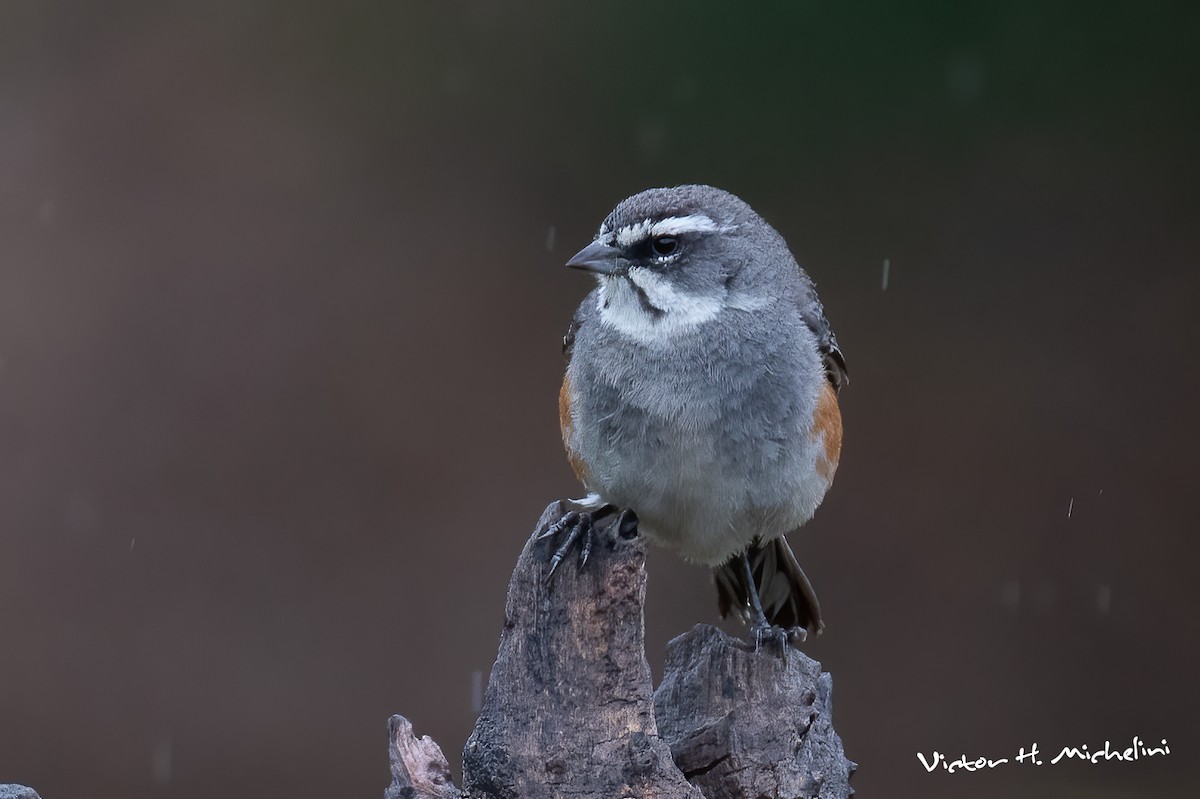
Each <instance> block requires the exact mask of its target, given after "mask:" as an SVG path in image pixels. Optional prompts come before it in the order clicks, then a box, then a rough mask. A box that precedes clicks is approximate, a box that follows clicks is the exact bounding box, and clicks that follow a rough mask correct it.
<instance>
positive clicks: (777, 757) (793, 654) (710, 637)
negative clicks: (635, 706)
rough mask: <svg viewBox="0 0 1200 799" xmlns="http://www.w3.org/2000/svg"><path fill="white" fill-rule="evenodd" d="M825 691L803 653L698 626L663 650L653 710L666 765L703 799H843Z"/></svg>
mask: <svg viewBox="0 0 1200 799" xmlns="http://www.w3.org/2000/svg"><path fill="white" fill-rule="evenodd" d="M832 692H833V678H832V677H830V675H828V674H826V673H824V672H822V671H821V664H820V663H818V662H817V661H815V660H813V659H812V658H810V657H808V656H807V655H805V654H804V653H802V652H798V651H796V650H795V649H791V648H790V647H789V648H787V649H786V650H783V651H781V649H780V647H779V646H778V644H774V645H772V646H770V647H766V646H764V647H756V646H755V645H754V644H753V643H748V642H746V641H738V640H735V639H733V638H730V637H729V636H728V635H725V633H723V632H721V631H720V630H718V629H716V628H715V627H711V626H709V625H706V624H701V625H697V626H696V627H695V628H694V629H693V630H692V631H691V632H689V633H686V634H684V635H681V636H679V637H678V638H676V639H675V640H673V641H671V643H670V645H669V646H668V647H667V662H666V666H665V668H664V671H663V680H662V684H661V685H659V686H658V691H656V692H655V694H654V708H655V714H656V717H657V721H658V729H659V732H660V734H661V735H662V736H663V738H664V739H666V741H667V742H668V743H669V744H670V746H671V752H672V754H673V755H674V757H675V763H676V764H677V765H678V766H679V768H680V769H681V770H682V771H683V773H684V776H686V777H687V778H688V781H690V782H691V783H692V785H695V786H696V787H698V788H700V790H701V792H702V793H703V794H704V795H705V797H707V799H742V797H760V796H768V797H789V799H790V797H805V799H808V798H809V797H819V799H842V797H846V796H849V795H850V794H852V793H853V792H854V791H853V789H852V788H850V785H849V782H848V780H849V779H850V775H851V774H852V773H853V772H854V769H855V768H856V766H855V764H854V763H852V762H850V761H849V760H847V759H846V756H845V754H844V753H843V751H842V740H841V738H839V737H838V734H837V733H836V732H834V729H833V722H832V707H831V700H832Z"/></svg>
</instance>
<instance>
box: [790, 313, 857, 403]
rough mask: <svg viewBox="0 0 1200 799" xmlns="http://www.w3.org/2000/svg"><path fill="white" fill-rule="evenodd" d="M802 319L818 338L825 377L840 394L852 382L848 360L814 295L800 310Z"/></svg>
mask: <svg viewBox="0 0 1200 799" xmlns="http://www.w3.org/2000/svg"><path fill="white" fill-rule="evenodd" d="M800 317H801V318H802V319H803V320H804V324H806V325H808V329H809V330H811V331H812V332H813V335H815V336H816V337H817V349H818V350H819V351H820V352H821V360H822V361H823V362H824V364H825V376H826V377H827V378H829V383H830V385H832V386H833V390H834V391H835V392H840V391H841V390H842V386H844V385H846V384H848V383H849V382H850V375H849V374H848V373H847V371H846V358H845V356H844V355H842V350H841V348H840V347H838V343H837V336H835V335H834V334H833V328H831V327H830V326H829V320H828V319H826V318H825V309H824V308H823V307H821V301H820V300H818V299H817V297H816V295H815V294H813V295H812V297H811V299H810V300H809V301H808V302H807V303H805V304H804V306H803V307H802V308H801V309H800Z"/></svg>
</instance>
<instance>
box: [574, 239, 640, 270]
mask: <svg viewBox="0 0 1200 799" xmlns="http://www.w3.org/2000/svg"><path fill="white" fill-rule="evenodd" d="M567 266H570V267H574V268H575V269H583V270H584V271H587V272H593V273H595V274H597V275H623V274H625V272H626V270H628V269H629V262H628V261H626V260H625V258H624V257H623V256H622V255H621V251H620V250H619V249H617V248H616V247H613V246H611V245H609V244H605V243H604V242H602V241H593V242H592V243H591V244H589V245H588V246H586V247H584V248H583V249H582V250H580V251H579V252H577V253H575V255H574V256H572V257H571V260H569V261H567Z"/></svg>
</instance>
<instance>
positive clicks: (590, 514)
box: [537, 504, 637, 579]
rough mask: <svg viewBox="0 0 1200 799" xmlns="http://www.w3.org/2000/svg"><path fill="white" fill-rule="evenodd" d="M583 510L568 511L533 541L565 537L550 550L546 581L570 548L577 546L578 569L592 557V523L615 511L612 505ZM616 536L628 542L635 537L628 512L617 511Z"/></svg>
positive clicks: (564, 558) (593, 536) (634, 518)
mask: <svg viewBox="0 0 1200 799" xmlns="http://www.w3.org/2000/svg"><path fill="white" fill-rule="evenodd" d="M584 508H585V509H583V510H577V509H572V510H568V511H567V512H566V513H564V514H563V515H562V517H561V518H559V520H558V521H556V522H554V523H553V524H551V525H550V526H549V527H547V528H546V530H545V532H543V533H542V534H540V535H539V536H538V537H537V540H538V541H541V540H543V539H546V538H551V539H552V538H556V537H558V536H560V535H563V534H564V533H565V534H566V536H565V538H564V539H563V541H562V543H561V544H559V545H558V547H557V548H556V549H555V550H554V554H553V555H551V556H550V571H549V572H547V574H546V577H547V579H549V578H551V577H553V576H554V572H555V570H556V569H558V566H559V564H560V563H562V562H563V561H564V560H566V558H567V555H569V554H570V552H571V547H573V546H574V545H575V543H576V542H579V568H581V569H582V568H583V567H584V566H586V565H587V562H588V557H589V556H591V554H592V546H593V544H594V543H595V535H594V534H593V533H594V530H595V527H596V522H597V521H599V520H600V519H602V518H604V517H606V516H608V515H610V514H612V513H615V512H616V511H617V509H616V508H615V507H613V506H612V505H608V504H603V505H598V506H597V505H589V506H584ZM617 532H618V534H619V535H620V536H621V537H622V538H632V537H633V536H634V535H637V516H635V515H634V513H633V511H631V510H624V511H621V516H620V518H619V519H618V520H617Z"/></svg>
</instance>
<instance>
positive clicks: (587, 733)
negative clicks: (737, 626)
mask: <svg viewBox="0 0 1200 799" xmlns="http://www.w3.org/2000/svg"><path fill="white" fill-rule="evenodd" d="M563 512H564V508H563V505H562V503H558V502H556V503H554V504H552V505H551V506H550V507H548V508H547V509H546V511H545V513H543V514H542V518H541V520H540V521H539V522H538V525H537V527H536V528H535V535H534V537H533V538H531V539H530V541H529V542H528V543H527V544H526V545H525V549H524V551H523V552H522V553H521V557H520V559H519V560H518V562H517V568H516V571H515V572H514V573H513V578H512V583H511V584H510V585H509V592H508V602H507V607H506V609H505V622H504V630H503V632H502V633H501V636H500V651H499V654H498V655H497V657H496V664H495V666H493V667H492V673H491V677H490V678H489V681H488V687H487V691H486V693H485V695H484V700H483V710H482V712H481V714H480V717H479V721H478V723H477V724H476V726H475V731H474V732H473V733H472V734H471V737H470V739H469V740H468V741H467V746H466V750H465V752H464V753H463V772H464V775H463V782H464V789H465V790H466V791H467V792H468V793H469V794H470V795H471V796H472V797H489V798H491V797H495V799H518V797H519V798H521V799H538V798H539V797H559V796H577V797H618V798H619V797H644V798H645V799H652V798H653V797H661V799H676V798H677V797H678V799H683V798H684V797H687V798H688V799H701V794H700V793H699V792H698V791H697V790H696V789H694V788H692V787H691V786H690V785H688V783H687V781H686V780H685V779H684V778H683V775H682V774H681V773H680V772H679V770H678V769H677V768H675V765H674V763H673V762H672V760H671V751H670V749H669V748H668V747H667V745H666V744H665V743H664V742H663V741H662V739H661V738H660V737H659V734H658V728H657V727H656V725H655V722H654V700H653V686H652V684H651V680H650V667H649V665H648V664H647V663H646V657H645V649H644V643H643V632H642V603H643V601H644V599H645V593H646V576H645V570H644V564H645V550H644V549H643V545H642V541H641V539H640V538H638V537H637V536H636V535H635V536H634V537H633V538H631V539H624V538H622V537H621V536H620V535H619V534H618V532H617V529H616V527H617V525H616V515H615V514H614V515H612V516H610V517H608V518H607V519H606V520H604V521H602V522H600V523H599V524H598V525H597V527H596V530H595V533H594V535H595V543H594V545H593V548H592V552H591V556H590V558H589V560H588V562H587V565H586V566H585V567H584V568H582V569H580V568H577V567H576V565H575V563H576V561H575V558H574V557H571V558H569V559H568V560H567V561H565V562H564V563H563V564H562V566H560V567H559V569H558V571H557V572H556V573H555V575H554V580H553V581H552V582H548V581H547V579H546V572H547V571H548V569H549V566H548V560H549V557H548V555H549V552H548V548H549V547H551V546H552V545H553V542H551V541H541V542H539V541H537V540H536V535H537V533H539V532H540V531H542V530H544V529H545V528H546V527H547V526H549V525H550V524H551V523H552V522H553V521H555V520H556V519H558V518H559V517H560V516H562V514H563Z"/></svg>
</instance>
